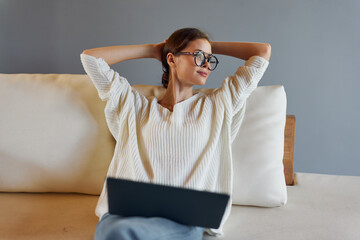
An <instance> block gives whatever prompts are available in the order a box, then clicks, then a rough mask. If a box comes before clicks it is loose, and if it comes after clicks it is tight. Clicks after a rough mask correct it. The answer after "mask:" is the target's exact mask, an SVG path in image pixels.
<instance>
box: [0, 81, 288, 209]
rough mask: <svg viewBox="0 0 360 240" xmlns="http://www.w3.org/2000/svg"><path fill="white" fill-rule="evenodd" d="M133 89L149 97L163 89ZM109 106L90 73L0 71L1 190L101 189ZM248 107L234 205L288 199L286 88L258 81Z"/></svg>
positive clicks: (110, 142)
mask: <svg viewBox="0 0 360 240" xmlns="http://www.w3.org/2000/svg"><path fill="white" fill-rule="evenodd" d="M133 88H134V89H135V90H137V91H139V92H140V93H142V94H143V95H145V96H149V95H155V96H157V97H160V96H161V95H162V94H164V92H165V89H164V88H163V87H161V86H151V85H134V86H133ZM197 91H203V92H208V93H210V92H212V91H214V89H205V88H202V89H198V90H195V92H197ZM105 104H106V103H105V102H102V101H101V100H100V98H99V97H98V95H97V92H96V89H95V87H94V86H93V84H92V82H91V80H90V79H89V77H88V76H87V75H85V74H0V112H1V118H0V134H1V138H0V166H1V167H0V191H9V192H79V193H88V194H100V192H101V189H102V187H103V184H104V180H105V178H106V172H107V168H108V166H109V164H110V161H111V159H112V156H113V153H114V148H115V143H116V142H115V140H114V138H113V137H112V135H111V133H110V131H109V129H108V127H107V124H106V120H105V115H104V108H105ZM245 107H246V108H245V115H244V119H243V121H242V124H241V126H240V128H239V132H238V135H237V136H236V138H235V139H234V141H233V143H232V150H233V151H232V154H233V164H234V165H233V166H234V185H233V199H232V200H233V204H239V205H255V206H267V207H271V206H280V205H283V204H285V203H286V196H287V195H286V186H285V179H284V174H283V164H282V158H283V151H284V127H285V119H286V95H285V91H284V88H283V86H280V85H276V86H261V87H258V88H257V89H255V90H254V92H253V93H252V94H251V95H250V97H249V98H248V100H247V102H246V105H245ZM239 114H243V112H242V111H240V112H239ZM236 117H240V115H239V116H236Z"/></svg>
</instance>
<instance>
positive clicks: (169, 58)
mask: <svg viewBox="0 0 360 240" xmlns="http://www.w3.org/2000/svg"><path fill="white" fill-rule="evenodd" d="M166 61H167V63H168V64H169V66H172V67H174V64H175V56H174V54H172V53H168V54H167V55H166Z"/></svg>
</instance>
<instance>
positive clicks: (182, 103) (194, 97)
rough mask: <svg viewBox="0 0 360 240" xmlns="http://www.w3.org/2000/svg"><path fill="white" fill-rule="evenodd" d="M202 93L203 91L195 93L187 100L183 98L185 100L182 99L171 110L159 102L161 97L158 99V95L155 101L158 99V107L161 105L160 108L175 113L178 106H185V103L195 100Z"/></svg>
mask: <svg viewBox="0 0 360 240" xmlns="http://www.w3.org/2000/svg"><path fill="white" fill-rule="evenodd" d="M200 95H201V92H197V93H194V95H192V96H191V97H189V98H188V99H185V100H183V101H181V102H178V103H176V104H175V105H174V107H173V110H172V111H170V110H169V109H168V108H166V107H164V106H162V105H161V104H160V103H159V99H157V98H156V97H155V101H156V104H157V105H158V107H159V108H160V109H163V110H165V111H168V112H169V113H173V112H175V110H176V109H177V108H178V107H180V106H183V105H187V104H189V103H191V102H193V101H194V100H195V99H197V98H198V97H200Z"/></svg>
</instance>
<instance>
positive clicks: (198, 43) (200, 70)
mask: <svg viewBox="0 0 360 240" xmlns="http://www.w3.org/2000/svg"><path fill="white" fill-rule="evenodd" d="M199 50H202V51H203V52H205V54H206V56H207V55H208V54H211V53H212V52H211V44H210V43H209V42H208V40H206V39H196V40H193V41H191V42H189V43H188V45H187V46H186V48H184V49H183V50H182V51H181V52H190V53H193V52H197V51H199ZM208 67H210V64H209V63H208V62H207V61H205V63H204V64H203V65H202V66H197V65H196V64H195V62H194V55H176V56H174V63H173V64H172V66H171V65H170V68H171V70H170V71H172V72H173V74H172V76H174V77H175V78H176V79H177V80H178V81H179V82H180V84H181V85H186V86H189V85H191V86H192V85H204V84H205V83H206V79H207V78H208V77H209V75H210V70H209V69H208Z"/></svg>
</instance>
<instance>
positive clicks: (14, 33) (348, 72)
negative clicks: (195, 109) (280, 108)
mask: <svg viewBox="0 0 360 240" xmlns="http://www.w3.org/2000/svg"><path fill="white" fill-rule="evenodd" d="M359 25H360V1H358V0H346V1H340V0H338V1H335V0H327V1H325V0H323V1H321V0H316V1H314V0H307V1H297V0H272V1H268V0H253V1H245V0H243V1H236V0H232V1H217V0H211V1H208V0H201V1H189V0H188V1H168V0H156V1H146V0H126V1H116V0H105V1H104V0H103V1H96V0H91V1H90V0H78V1H70V0H68V1H55V0H43V1H40V0H32V1H26V0H23V1H20V0H0V72H1V73H74V74H84V70H83V68H82V66H81V63H80V57H79V54H80V53H81V52H82V50H84V49H87V48H94V47H100V46H109V45H121V44H144V43H157V42H162V41H163V40H164V39H166V38H167V37H168V36H169V35H170V34H171V33H172V32H173V31H174V30H176V29H178V28H182V27H188V26H192V27H199V28H201V29H203V30H204V31H206V32H208V33H209V34H210V36H211V37H212V39H213V40H214V41H244V42H267V43H270V44H271V46H272V56H271V59H270V65H269V67H268V69H267V71H266V73H265V75H264V76H263V78H262V80H261V83H260V86H264V85H275V84H276V85H277V84H281V85H284V87H285V90H286V92H287V98H288V107H287V109H288V110H287V112H288V114H294V115H296V118H297V125H296V138H295V142H296V144H295V171H296V172H313V173H326V174H342V175H360V162H359V155H360V150H359V149H360V147H359V144H358V143H359V140H358V136H359V134H360V129H359V124H358V123H357V122H358V121H359V118H360V114H359V110H358V109H359V108H358V107H357V106H358V103H359V102H360V97H359V96H360V95H359V94H358V92H359V89H360V79H359V73H358V69H359V67H360V64H359V60H358V58H359V54H360V44H359V42H360V31H359ZM219 59H220V62H221V65H220V66H219V68H218V69H217V70H216V71H215V72H213V73H212V75H211V76H210V77H209V79H208V82H207V85H205V87H209V88H215V87H220V86H221V82H222V81H223V79H224V78H225V77H226V76H227V75H229V74H233V73H234V71H235V70H236V68H237V67H238V66H239V65H242V64H244V61H242V60H238V59H235V58H231V57H227V56H219ZM113 68H114V69H115V70H117V71H118V72H119V73H120V74H121V75H122V76H124V77H126V78H127V79H128V80H129V82H130V83H131V84H154V85H160V77H161V73H162V72H161V65H160V62H158V61H157V60H155V59H141V60H131V61H127V62H123V63H120V64H117V65H114V66H113Z"/></svg>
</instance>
